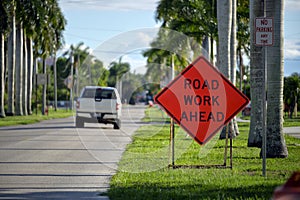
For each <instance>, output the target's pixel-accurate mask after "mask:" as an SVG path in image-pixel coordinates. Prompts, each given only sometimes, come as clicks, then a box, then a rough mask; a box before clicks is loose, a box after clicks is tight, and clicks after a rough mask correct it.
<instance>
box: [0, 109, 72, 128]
mask: <svg viewBox="0 0 300 200" xmlns="http://www.w3.org/2000/svg"><path fill="white" fill-rule="evenodd" d="M72 115H73V112H71V111H66V110H65V109H58V110H57V111H54V110H53V109H50V110H49V114H48V115H42V114H41V113H38V115H36V114H35V112H34V113H33V114H32V115H28V116H7V117H5V118H1V119H0V127H1V126H13V125H25V124H33V123H36V122H40V121H43V120H48V119H55V118H65V117H70V116H72Z"/></svg>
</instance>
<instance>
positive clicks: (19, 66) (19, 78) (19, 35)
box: [15, 22, 24, 115]
mask: <svg viewBox="0 0 300 200" xmlns="http://www.w3.org/2000/svg"><path fill="white" fill-rule="evenodd" d="M23 64H24V63H23V27H22V23H21V22H18V24H17V30H16V102H15V105H16V115H23V109H22V99H23V97H22V91H23Z"/></svg>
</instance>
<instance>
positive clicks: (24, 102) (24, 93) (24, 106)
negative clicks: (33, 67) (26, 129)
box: [22, 30, 28, 115]
mask: <svg viewBox="0 0 300 200" xmlns="http://www.w3.org/2000/svg"><path fill="white" fill-rule="evenodd" d="M23 53H24V54H23V59H24V60H23V78H22V81H23V83H22V84H23V89H22V109H23V115H28V113H27V75H28V73H27V72H28V66H27V65H28V60H27V59H28V58H27V56H28V55H27V54H28V52H27V39H26V33H25V30H23Z"/></svg>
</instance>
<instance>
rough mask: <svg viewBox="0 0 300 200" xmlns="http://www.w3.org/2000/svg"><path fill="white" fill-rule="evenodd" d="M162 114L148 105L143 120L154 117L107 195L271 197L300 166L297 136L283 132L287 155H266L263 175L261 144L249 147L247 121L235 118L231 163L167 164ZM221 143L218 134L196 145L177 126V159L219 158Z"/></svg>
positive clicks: (166, 136) (166, 135)
mask: <svg viewBox="0 0 300 200" xmlns="http://www.w3.org/2000/svg"><path fill="white" fill-rule="evenodd" d="M166 119H167V118H165V114H163V113H161V111H159V110H157V109H156V108H151V109H148V110H147V112H146V117H145V121H152V122H157V123H152V125H146V126H142V127H141V128H140V129H139V130H138V131H137V132H136V134H135V136H134V138H133V142H132V143H131V144H129V145H128V146H127V149H126V151H125V152H124V154H123V157H122V160H121V162H120V163H119V171H118V173H117V174H116V175H114V176H113V178H112V180H111V188H110V190H109V191H108V196H109V198H110V199H112V200H115V199H122V200H126V199H128V200H129V199H130V200H132V199H241V200H242V199H243V200H244V199H270V198H271V196H272V194H273V191H274V189H275V188H276V187H277V186H279V185H282V184H283V183H284V182H285V181H286V180H287V179H288V178H289V177H290V175H291V174H292V172H293V171H297V170H300V156H299V155H300V140H299V139H295V138H292V137H289V136H286V144H287V147H288V151H289V156H288V158H285V159H267V177H263V176H262V160H261V159H260V157H259V154H260V149H258V148H248V147H247V138H248V131H249V123H239V129H240V135H239V136H238V137H237V138H235V139H234V140H233V168H232V169H230V168H226V169H218V168H209V169H182V168H180V169H171V168H169V167H168V164H169V163H170V158H169V153H170V151H169V138H170V134H169V123H168V121H167V122H166ZM224 146H225V141H224V140H218V137H217V136H216V137H214V138H213V139H212V140H211V141H210V142H209V143H207V144H206V145H205V146H202V147H200V146H199V145H198V144H197V143H196V142H194V141H193V140H192V139H191V138H190V137H189V136H187V135H186V134H185V132H184V131H182V130H181V129H180V128H179V127H178V126H176V129H175V164H178V165H211V164H223V162H224V161H223V158H224ZM228 162H229V159H227V163H228ZM228 164H229V163H228Z"/></svg>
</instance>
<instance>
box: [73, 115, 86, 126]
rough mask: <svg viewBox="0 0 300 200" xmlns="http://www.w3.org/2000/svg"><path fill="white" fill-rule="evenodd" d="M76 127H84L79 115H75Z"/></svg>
mask: <svg viewBox="0 0 300 200" xmlns="http://www.w3.org/2000/svg"><path fill="white" fill-rule="evenodd" d="M75 124H76V128H83V127H84V121H83V120H82V119H80V118H79V117H76V122H75Z"/></svg>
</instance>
